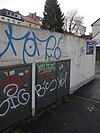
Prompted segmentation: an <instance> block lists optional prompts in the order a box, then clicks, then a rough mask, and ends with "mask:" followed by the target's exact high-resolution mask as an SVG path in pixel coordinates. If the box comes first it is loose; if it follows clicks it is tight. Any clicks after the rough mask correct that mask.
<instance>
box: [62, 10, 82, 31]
mask: <svg viewBox="0 0 100 133" xmlns="http://www.w3.org/2000/svg"><path fill="white" fill-rule="evenodd" d="M83 19H84V17H83V16H79V15H78V11H77V10H71V11H68V12H67V15H65V20H64V31H66V32H69V33H74V34H78V33H79V30H80V27H81V26H82V24H83Z"/></svg>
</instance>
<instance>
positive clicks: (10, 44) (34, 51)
mask: <svg viewBox="0 0 100 133" xmlns="http://www.w3.org/2000/svg"><path fill="white" fill-rule="evenodd" d="M5 34H6V36H7V39H8V44H7V46H6V48H5V49H4V50H3V51H2V52H1V53H0V58H1V57H2V56H3V55H4V54H5V53H6V52H7V50H8V49H9V47H11V48H12V51H13V53H14V55H15V56H17V54H18V53H17V51H16V49H15V47H14V44H13V41H14V40H15V41H21V40H24V45H23V53H22V59H23V62H24V63H25V64H26V63H27V61H26V58H25V57H26V55H27V56H29V57H32V58H33V57H34V56H35V55H37V56H41V54H40V51H39V48H38V44H37V41H39V42H41V44H42V43H45V44H46V46H45V55H44V56H45V57H44V58H45V60H47V59H48V58H49V59H50V58H51V57H54V58H55V59H56V60H59V59H60V58H61V49H60V47H59V44H60V41H61V39H62V37H60V38H59V40H58V43H57V40H56V37H55V36H54V35H51V36H49V37H48V38H46V39H45V40H41V39H39V38H38V37H37V36H36V35H35V33H34V32H30V31H28V32H27V33H26V34H25V35H24V36H23V37H20V38H16V37H13V33H12V25H11V24H9V25H8V30H5ZM30 34H32V37H30ZM51 40H53V44H52V46H50V45H49V43H50V41H51ZM29 41H31V42H32V44H31V45H32V46H29V48H27V47H28V46H27V45H28V42H29ZM30 50H31V52H30ZM51 52H53V53H51Z"/></svg>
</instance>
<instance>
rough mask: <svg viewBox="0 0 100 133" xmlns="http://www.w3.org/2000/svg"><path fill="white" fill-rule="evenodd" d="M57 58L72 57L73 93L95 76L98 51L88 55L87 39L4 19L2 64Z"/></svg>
mask: <svg viewBox="0 0 100 133" xmlns="http://www.w3.org/2000/svg"><path fill="white" fill-rule="evenodd" d="M59 39H60V40H59ZM58 42H59V43H58ZM58 45H59V46H58ZM60 52H61V55H60ZM54 53H56V54H54ZM48 56H51V57H50V58H48ZM56 58H58V59H59V60H66V59H70V60H71V68H70V93H73V92H74V91H75V90H76V89H78V88H79V87H80V86H82V85H83V84H85V83H87V82H89V81H90V80H92V79H93V78H94V75H95V51H94V54H93V55H86V40H84V39H82V38H80V37H76V36H74V35H73V36H72V35H64V34H59V33H55V32H49V31H44V30H37V29H32V28H28V27H24V26H21V25H18V26H17V25H14V24H13V25H10V26H9V24H7V23H4V22H0V67H3V66H11V65H15V64H24V63H36V62H44V61H56V60H57V59H56Z"/></svg>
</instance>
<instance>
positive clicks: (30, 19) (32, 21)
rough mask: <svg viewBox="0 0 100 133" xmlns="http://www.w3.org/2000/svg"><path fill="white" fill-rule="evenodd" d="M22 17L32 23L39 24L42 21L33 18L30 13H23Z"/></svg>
mask: <svg viewBox="0 0 100 133" xmlns="http://www.w3.org/2000/svg"><path fill="white" fill-rule="evenodd" d="M22 19H23V20H24V21H26V22H29V23H32V24H37V25H41V24H40V22H39V21H38V20H35V19H33V18H32V17H31V16H30V15H28V16H23V15H22Z"/></svg>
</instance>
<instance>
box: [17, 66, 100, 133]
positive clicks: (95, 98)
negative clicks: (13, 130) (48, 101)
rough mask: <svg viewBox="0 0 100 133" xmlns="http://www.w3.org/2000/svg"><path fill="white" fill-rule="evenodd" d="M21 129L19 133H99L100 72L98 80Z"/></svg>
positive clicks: (39, 115) (22, 125) (43, 112)
mask: <svg viewBox="0 0 100 133" xmlns="http://www.w3.org/2000/svg"><path fill="white" fill-rule="evenodd" d="M18 129H19V133H100V69H99V68H98V70H96V78H95V80H93V81H91V82H90V83H88V84H86V85H84V86H83V87H81V88H80V89H79V90H78V91H76V92H75V93H74V94H73V95H70V96H69V97H65V98H64V99H63V100H61V101H59V102H58V103H56V104H53V105H51V106H49V107H48V108H47V109H46V110H44V111H42V112H41V113H39V114H38V115H37V116H36V117H35V118H34V119H32V120H30V121H27V122H24V123H23V124H21V125H20V126H19V127H18Z"/></svg>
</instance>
